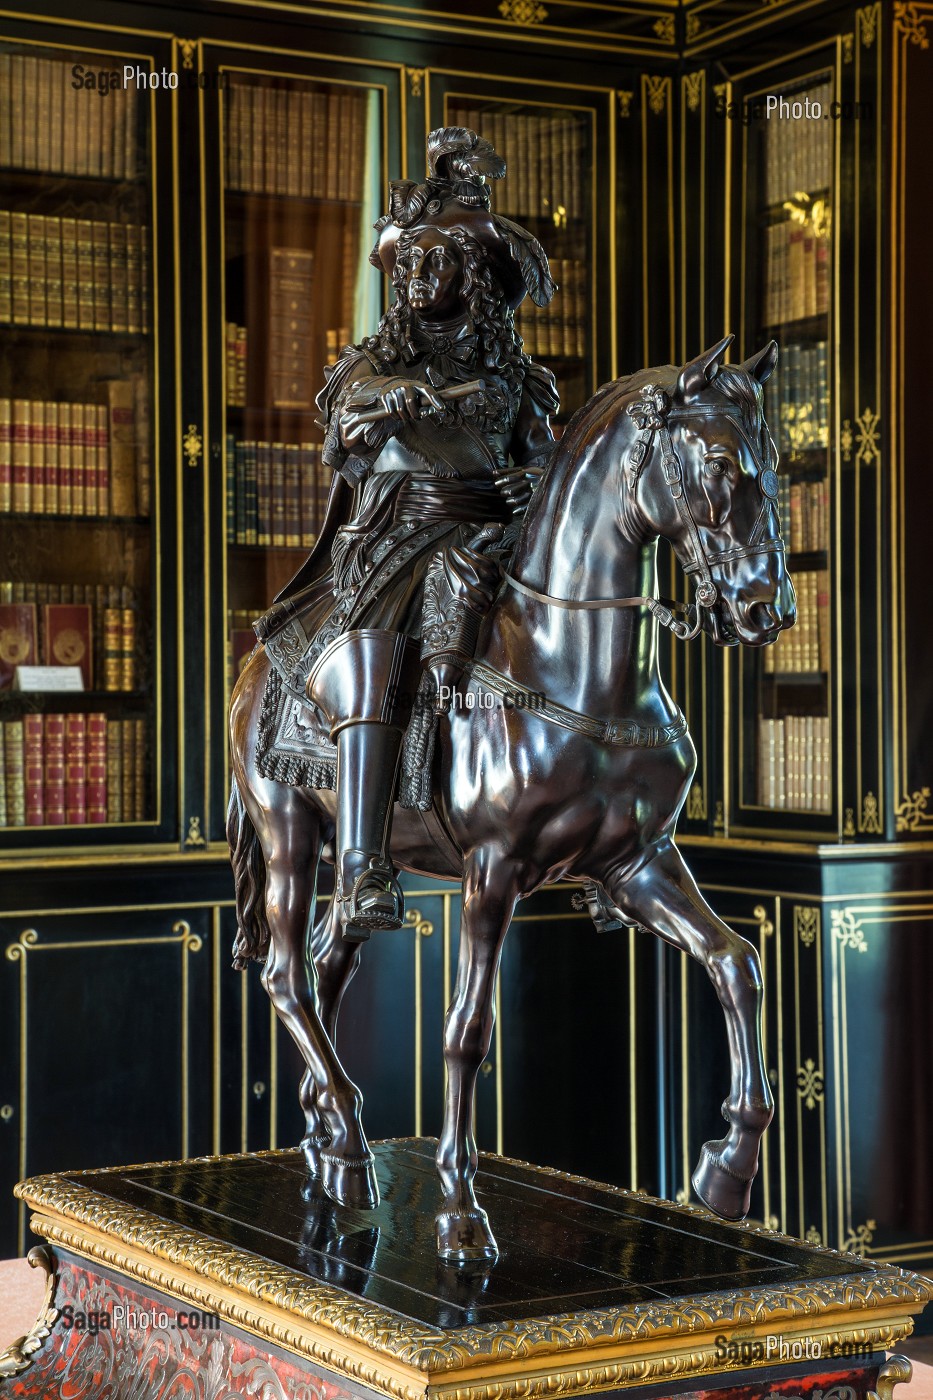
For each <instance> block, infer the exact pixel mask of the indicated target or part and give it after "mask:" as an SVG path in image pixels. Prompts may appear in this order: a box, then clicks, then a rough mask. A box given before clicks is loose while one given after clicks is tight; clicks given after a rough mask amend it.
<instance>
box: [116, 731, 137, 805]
mask: <svg viewBox="0 0 933 1400" xmlns="http://www.w3.org/2000/svg"><path fill="white" fill-rule="evenodd" d="M119 723H120V732H121V735H122V743H121V745H120V749H121V753H122V757H123V820H124V821H125V822H131V821H132V820H133V812H134V810H135V805H136V799H135V790H136V726H135V724H134V722H133V720H131V719H122V720H120V722H119Z"/></svg>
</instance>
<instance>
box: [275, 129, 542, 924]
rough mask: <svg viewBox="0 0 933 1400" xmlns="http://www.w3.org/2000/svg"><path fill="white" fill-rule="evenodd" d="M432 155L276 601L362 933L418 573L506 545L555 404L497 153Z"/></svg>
mask: <svg viewBox="0 0 933 1400" xmlns="http://www.w3.org/2000/svg"><path fill="white" fill-rule="evenodd" d="M428 156H429V169H430V175H429V177H428V179H427V181H426V182H425V183H424V184H422V185H416V184H414V183H413V182H409V181H400V182H396V183H395V184H394V185H393V187H392V199H391V208H392V212H391V214H389V215H386V216H384V218H383V219H381V220H380V222H379V224H377V228H378V229H379V230H380V238H379V241H378V243H377V245H376V248H375V249H374V252H373V256H372V261H373V262H374V263H375V265H376V266H381V267H382V268H383V269H384V270H385V271H386V272H387V273H388V274H389V275H390V276H391V278H392V282H393V285H394V290H395V301H394V303H393V305H392V306H391V307H390V309H389V311H388V312H387V313H386V315H385V316H384V317H383V318H382V321H381V322H380V325H379V328H378V330H377V332H376V334H375V335H374V336H372V337H369V338H367V339H366V340H364V341H363V342H362V344H360V345H354V346H348V347H346V349H345V350H344V351H343V353H342V354H341V356H340V358H339V360H338V361H337V363H336V365H335V366H334V367H333V368H332V369H331V370H330V371H329V377H328V382H327V385H326V387H325V389H324V390H323V391H322V393H321V394H320V396H319V398H318V403H319V406H320V408H321V410H322V426H323V427H324V431H325V442H324V448H323V454H322V456H323V461H324V463H325V465H327V466H329V467H332V468H334V469H335V471H336V472H337V473H339V476H340V478H342V481H341V482H339V483H338V485H337V487H336V488H335V489H334V490H333V491H332V495H331V501H330V503H329V508H328V520H327V521H326V522H325V526H324V529H323V531H322V536H321V541H320V543H319V545H318V547H317V550H316V551H315V552H314V554H312V556H311V558H310V559H309V560H308V562H307V564H306V565H305V567H304V568H303V569H302V571H301V572H300V573H299V575H298V576H297V577H296V578H295V579H294V580H293V582H292V584H290V585H289V587H288V588H287V589H286V590H285V592H284V593H283V594H282V595H281V596H280V599H279V600H277V606H276V609H275V610H274V612H275V613H276V614H277V615H278V616H281V615H282V614H283V612H284V613H287V614H288V615H289V616H292V617H295V616H298V617H300V618H301V620H302V624H303V630H304V633H305V634H306V635H307V636H308V637H309V638H311V639H312V640H311V643H310V646H309V648H308V651H307V653H306V657H305V662H306V670H307V674H308V681H307V695H308V698H309V699H310V700H311V701H312V702H313V703H314V704H315V705H316V706H317V708H318V710H319V712H320V713H322V714H323V715H324V716H325V718H326V719H327V721H328V726H329V730H330V735H331V738H332V739H333V740H334V742H335V743H336V746H337V862H336V871H337V889H336V898H337V899H338V900H339V901H340V912H341V918H342V921H343V925H344V937H346V938H350V939H356V940H359V939H363V938H367V937H368V936H369V930H370V929H373V928H398V927H399V926H400V925H401V922H402V912H403V907H402V897H401V891H400V890H399V887H398V885H397V883H396V880H395V872H394V869H393V866H392V862H391V858H390V855H389V833H390V823H391V814H392V806H393V801H394V797H395V788H396V779H397V774H398V768H399V756H400V751H401V744H402V737H403V734H404V731H405V727H406V725H407V723H408V720H409V718H410V716H411V709H412V704H413V701H414V694H415V692H416V691H417V689H418V683H419V680H420V676H421V663H420V659H419V654H418V639H419V638H420V637H421V633H422V594H423V583H424V578H425V574H426V572H427V570H428V567H429V565H430V563H431V560H432V558H433V557H434V556H435V555H436V553H437V551H438V550H439V549H446V550H447V551H453V553H454V555H456V557H457V558H459V559H460V560H461V562H463V561H466V562H467V567H468V571H469V562H470V560H471V559H472V560H473V561H474V563H477V564H479V565H481V564H482V560H481V558H480V555H479V548H480V546H479V545H477V534H478V532H479V531H480V529H481V527H484V526H486V527H488V526H492V527H494V528H492V529H487V530H485V531H484V535H485V538H486V539H489V538H495V537H496V536H501V534H502V533H503V530H504V529H506V528H507V527H508V525H509V523H510V522H511V521H512V520H513V518H514V517H515V516H517V515H519V514H520V513H521V511H523V510H524V507H525V506H526V504H527V501H528V498H529V496H530V493H531V490H532V487H533V485H534V483H535V481H536V480H537V479H538V477H539V476H540V473H541V471H542V470H543V469H544V467H545V465H546V464H547V462H548V460H549V457H550V455H551V452H552V451H553V447H554V438H553V434H552V432H551V429H550V425H549V415H550V414H551V413H553V412H554V411H555V410H556V408H557V406H558V400H557V395H556V390H555V385H554V380H553V377H552V376H551V374H550V373H549V371H547V370H546V369H544V368H543V367H541V366H539V365H535V364H533V363H532V361H531V360H530V359H529V358H528V356H527V355H525V354H523V352H522V349H521V340H520V339H519V338H518V336H517V335H516V332H515V328H514V310H515V308H516V307H517V306H518V305H519V303H520V302H521V300H522V299H523V297H524V296H525V294H526V292H529V291H530V292H531V294H532V295H533V296H534V299H535V300H536V301H537V302H538V303H539V304H544V303H545V302H546V301H548V300H549V299H550V296H551V295H552V294H553V292H554V290H555V288H554V284H553V282H552V281H551V279H550V276H549V273H548V268H547V260H546V258H545V256H544V253H543V251H542V250H541V248H540V246H539V245H538V244H537V242H536V241H535V240H534V239H533V238H532V237H531V235H530V234H528V233H527V232H526V231H525V230H524V229H521V228H519V227H518V226H517V225H515V224H512V223H511V222H510V221H508V220H506V219H502V218H497V217H495V216H493V215H492V214H491V213H490V210H489V205H490V199H489V190H488V187H487V186H486V183H485V177H486V176H487V175H491V176H492V177H493V178H499V177H500V176H501V175H502V174H503V173H504V169H505V166H504V162H503V161H502V160H501V158H500V157H499V156H497V155H496V153H495V152H494V151H493V149H492V147H491V146H490V145H489V144H488V142H485V141H483V140H482V139H481V138H478V137H477V136H476V135H475V134H474V133H473V132H471V131H468V130H465V129H463V128H459V127H452V128H444V129H442V130H440V131H436V132H432V133H431V136H430V137H429V139H428ZM348 488H352V491H353V495H352V503H351V500H350V497H349V491H348ZM335 521H336V522H337V523H338V524H339V528H337V529H335V528H334V523H335ZM507 539H508V536H507V537H506V542H507ZM471 544H472V545H473V546H474V549H473V550H472V551H471V548H470V546H471ZM324 550H326V551H328V552H329V558H328V559H327V560H326V571H325V575H323V576H322V575H321V573H320V568H319V565H320V563H321V555H322V552H323V551H324ZM474 574H479V575H481V574H482V568H481V567H480V568H479V569H476V570H474ZM487 578H488V571H487ZM309 579H310V580H312V581H310V582H309ZM322 585H323V586H322ZM490 596H491V595H490ZM260 635H262V632H261V631H260Z"/></svg>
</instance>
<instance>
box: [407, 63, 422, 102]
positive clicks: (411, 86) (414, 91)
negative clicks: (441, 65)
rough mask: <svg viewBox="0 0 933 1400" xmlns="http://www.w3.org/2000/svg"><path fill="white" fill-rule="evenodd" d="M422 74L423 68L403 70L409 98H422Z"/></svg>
mask: <svg viewBox="0 0 933 1400" xmlns="http://www.w3.org/2000/svg"><path fill="white" fill-rule="evenodd" d="M424 72H425V70H424V69H423V68H406V69H405V76H406V78H407V79H408V95H409V97H424Z"/></svg>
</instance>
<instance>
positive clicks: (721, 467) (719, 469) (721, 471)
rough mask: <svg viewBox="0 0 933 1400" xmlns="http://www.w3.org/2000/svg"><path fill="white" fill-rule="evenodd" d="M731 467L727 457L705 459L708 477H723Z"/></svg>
mask: <svg viewBox="0 0 933 1400" xmlns="http://www.w3.org/2000/svg"><path fill="white" fill-rule="evenodd" d="M731 466H732V463H731V462H730V461H729V458H728V457H707V459H706V470H707V472H708V473H709V474H710V476H725V474H726V472H727V471H728V470H729V468H730V467H731Z"/></svg>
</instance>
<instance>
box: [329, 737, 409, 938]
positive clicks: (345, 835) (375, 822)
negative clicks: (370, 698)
mask: <svg viewBox="0 0 933 1400" xmlns="http://www.w3.org/2000/svg"><path fill="white" fill-rule="evenodd" d="M401 748H402V734H401V731H400V730H399V729H397V728H396V727H395V726H394V725H389V724H382V723H380V722H379V721H377V720H363V721H360V722H358V723H356V724H348V725H346V726H345V727H344V728H343V729H341V730H340V732H339V734H338V735H337V890H336V898H337V899H339V901H340V917H341V920H342V923H343V936H344V938H345V939H347V940H348V941H349V942H351V943H361V942H363V941H364V940H365V939H367V938H368V937H369V935H370V931H371V930H372V929H393V928H401V926H402V911H403V907H404V906H403V900H402V891H401V889H400V888H399V885H398V882H397V881H396V879H395V871H394V869H393V866H392V859H391V857H390V855H389V833H390V831H391V827H392V804H393V801H394V798H395V780H396V775H397V773H398V764H399V756H400V754H401Z"/></svg>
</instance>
